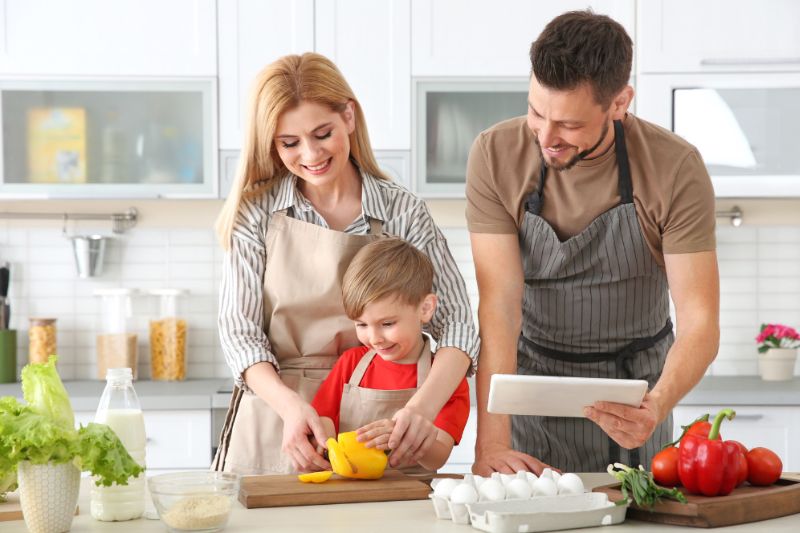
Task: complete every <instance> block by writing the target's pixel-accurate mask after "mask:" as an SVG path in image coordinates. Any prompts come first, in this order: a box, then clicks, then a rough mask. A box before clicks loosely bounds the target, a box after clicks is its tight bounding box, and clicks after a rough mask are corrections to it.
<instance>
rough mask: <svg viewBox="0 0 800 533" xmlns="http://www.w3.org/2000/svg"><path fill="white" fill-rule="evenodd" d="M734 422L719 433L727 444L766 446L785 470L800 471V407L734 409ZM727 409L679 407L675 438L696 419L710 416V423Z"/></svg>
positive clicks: (694, 406) (736, 407) (739, 407)
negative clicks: (776, 456)
mask: <svg viewBox="0 0 800 533" xmlns="http://www.w3.org/2000/svg"><path fill="white" fill-rule="evenodd" d="M730 407H731V408H733V409H734V411H736V417H735V418H734V419H733V420H725V421H724V422H723V423H722V428H721V429H720V433H721V434H722V436H723V438H724V439H725V440H738V441H739V442H741V443H742V444H744V445H745V446H747V448H748V449H750V448H755V447H758V446H763V447H766V448H769V449H770V450H772V451H774V452H775V453H777V454H778V456H779V457H780V458H781V460H782V461H783V470H784V471H787V472H797V471H798V470H800V450H798V448H797V442H798V441H800V406H774V405H734V406H730ZM725 408H726V406H722V405H678V406H677V407H675V409H674V410H673V411H672V415H673V418H674V420H675V424H674V430H673V433H674V438H676V439H677V438H678V437H679V436H680V434H681V431H682V430H681V426H682V425H687V424H689V423H691V422H692V421H693V420H695V419H696V418H697V417H699V416H701V415H703V414H705V413H709V414H710V415H711V420H713V417H714V416H715V415H716V414H717V413H718V412H719V411H720V410H722V409H725Z"/></svg>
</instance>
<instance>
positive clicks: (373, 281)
mask: <svg viewBox="0 0 800 533" xmlns="http://www.w3.org/2000/svg"><path fill="white" fill-rule="evenodd" d="M432 292H433V265H432V264H431V260H430V259H428V256H427V255H425V254H424V253H422V252H421V251H419V250H417V249H416V248H415V247H414V246H413V245H411V244H409V243H407V242H406V241H404V240H403V239H401V238H399V237H387V238H382V239H378V240H377V241H374V242H371V243H370V244H368V245H366V246H364V247H363V248H361V250H359V251H358V253H357V254H356V255H355V257H353V260H352V261H351V263H350V266H349V267H347V271H346V272H345V273H344V278H343V279H342V301H343V304H344V312H345V313H346V314H347V316H348V318H350V319H351V320H356V319H357V318H358V317H360V316H361V315H362V314H363V313H364V308H365V307H366V306H367V305H368V304H370V303H372V302H374V301H377V300H380V299H382V298H385V297H387V296H396V297H397V298H399V299H400V300H401V301H402V302H403V303H406V304H408V305H418V304H419V303H420V302H422V300H423V299H424V298H425V296H427V295H428V294H431V293H432Z"/></svg>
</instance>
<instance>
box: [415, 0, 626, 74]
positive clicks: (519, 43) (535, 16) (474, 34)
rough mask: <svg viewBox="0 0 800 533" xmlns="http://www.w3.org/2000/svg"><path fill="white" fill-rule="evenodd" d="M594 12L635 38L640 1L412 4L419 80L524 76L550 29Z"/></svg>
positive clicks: (434, 0) (422, 0) (440, 0)
mask: <svg viewBox="0 0 800 533" xmlns="http://www.w3.org/2000/svg"><path fill="white" fill-rule="evenodd" d="M587 7H592V9H593V10H594V11H595V12H596V13H602V14H606V15H609V16H610V17H612V18H613V19H615V20H617V21H619V22H620V23H621V24H622V25H623V26H624V27H625V29H626V30H627V31H628V34H630V36H631V38H633V36H634V19H635V16H634V0H597V1H593V2H587V1H581V0H566V1H561V2H549V3H548V2H531V1H530V0H498V1H494V2H486V1H484V0H412V2H411V47H412V48H411V58H412V59H411V65H412V69H411V72H412V74H413V75H414V76H522V77H527V76H528V74H529V73H530V70H531V64H530V59H529V57H528V52H529V50H530V46H531V43H532V42H533V41H534V40H535V39H536V37H537V36H538V35H539V33H541V31H542V29H544V26H545V25H546V24H547V23H548V22H549V21H550V20H552V19H553V18H554V17H556V16H557V15H560V14H561V13H563V12H565V11H569V10H575V9H585V8H587Z"/></svg>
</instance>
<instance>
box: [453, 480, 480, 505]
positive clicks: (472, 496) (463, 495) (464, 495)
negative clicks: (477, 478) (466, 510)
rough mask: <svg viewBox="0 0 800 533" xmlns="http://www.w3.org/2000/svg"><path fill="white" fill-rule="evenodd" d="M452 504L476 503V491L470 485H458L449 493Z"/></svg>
mask: <svg viewBox="0 0 800 533" xmlns="http://www.w3.org/2000/svg"><path fill="white" fill-rule="evenodd" d="M450 501H451V502H453V503H475V502H477V501H478V491H476V490H475V487H473V486H472V485H471V484H470V483H459V484H458V485H457V486H456V487H455V488H454V489H453V492H451V493H450Z"/></svg>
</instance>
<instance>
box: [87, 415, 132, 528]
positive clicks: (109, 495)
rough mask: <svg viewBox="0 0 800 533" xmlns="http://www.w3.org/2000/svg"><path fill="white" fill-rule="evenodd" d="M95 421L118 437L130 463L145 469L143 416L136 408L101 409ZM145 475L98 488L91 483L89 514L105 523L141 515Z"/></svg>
mask: <svg viewBox="0 0 800 533" xmlns="http://www.w3.org/2000/svg"><path fill="white" fill-rule="evenodd" d="M95 422H97V423H99V424H107V425H108V426H109V427H111V429H113V430H114V433H116V434H117V436H118V437H119V439H120V440H121V441H122V444H124V445H125V449H126V450H128V453H129V454H130V455H131V457H133V460H134V461H136V462H137V463H139V464H140V465H142V466H144V464H145V463H144V459H145V457H144V455H145V433H144V416H142V411H141V410H139V409H101V410H99V411H98V412H97V415H96V416H95ZM144 480H145V475H144V472H142V473H141V474H139V477H136V478H130V479H128V484H127V485H111V486H110V487H98V486H96V485H94V484H92V498H91V514H92V518H94V519H95V520H102V521H104V522H110V521H116V520H132V519H134V518H139V517H140V516H142V513H144Z"/></svg>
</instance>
